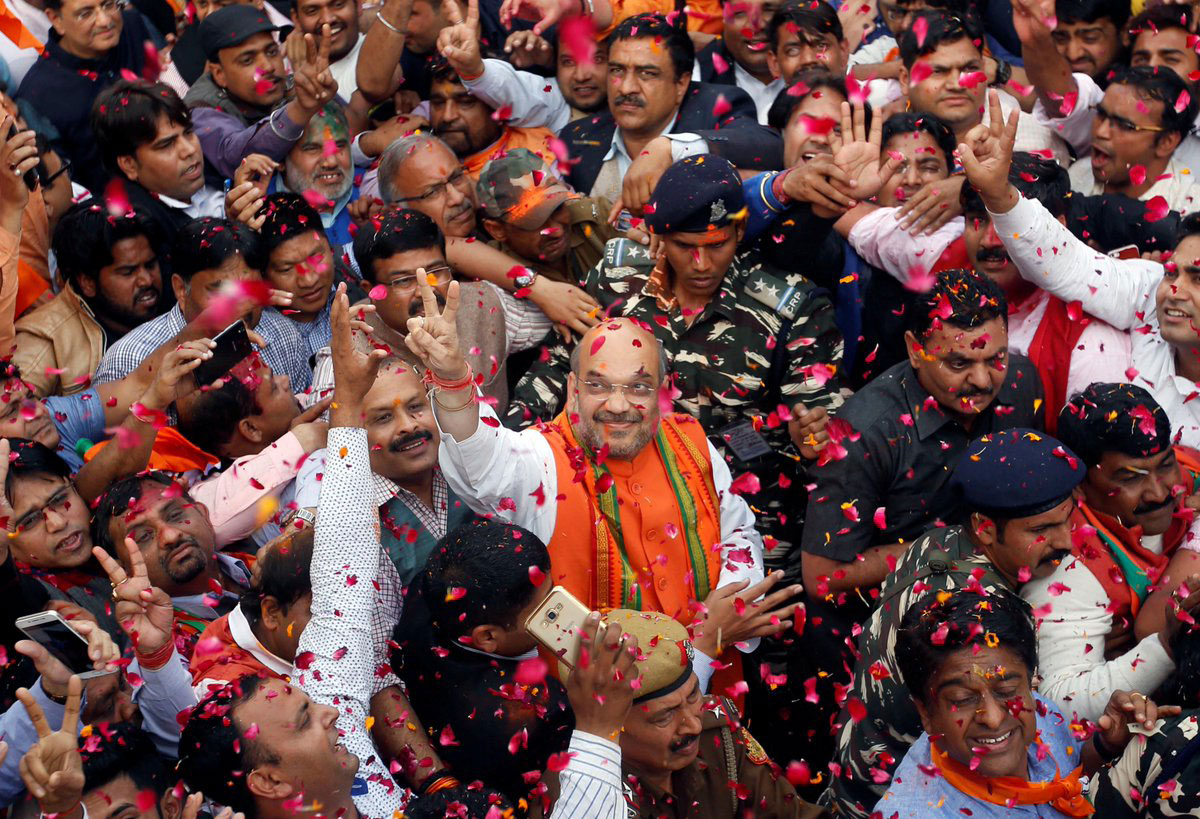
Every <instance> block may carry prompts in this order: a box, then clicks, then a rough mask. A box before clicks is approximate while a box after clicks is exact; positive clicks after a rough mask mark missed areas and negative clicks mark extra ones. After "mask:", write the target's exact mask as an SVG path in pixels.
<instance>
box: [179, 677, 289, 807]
mask: <svg viewBox="0 0 1200 819" xmlns="http://www.w3.org/2000/svg"><path fill="white" fill-rule="evenodd" d="M264 681H265V679H264V676H262V675H257V674H251V675H248V676H245V677H242V678H240V679H238V680H235V681H234V682H231V683H229V684H227V685H225V686H222V687H221V688H218V689H216V690H215V691H213V692H212V693H211V694H209V695H208V696H207V697H205V698H204V699H202V700H201V701H200V703H199V704H198V705H197V706H196V707H195V708H193V709H192V712H191V714H190V715H188V720H187V723H186V724H184V726H183V732H182V734H180V737H179V765H178V767H177V770H178V771H179V775H180V776H181V777H183V782H184V784H185V785H187V787H188V790H190V791H192V792H193V793H195V792H196V791H203V792H204V796H205V797H206V798H208V799H211V800H213V801H214V802H217V803H218V804H221V805H225V806H226V807H229V808H233V809H234V810H235V811H239V812H241V813H243V814H245V816H246V819H256V817H257V815H258V812H257V811H256V810H255V804H254V794H252V793H250V788H249V787H248V786H247V785H246V778H247V777H248V776H249V774H250V772H251V771H253V770H254V769H255V768H256V767H257V766H259V765H269V764H272V763H274V762H278V761H279V760H278V757H275V756H273V755H271V754H270V752H268V751H267V750H266V749H265V748H264V747H263V745H262V742H261V741H260V740H258V739H253V738H249V737H247V736H246V735H245V734H244V733H242V731H241V730H239V729H238V727H237V724H236V723H235V722H234V718H233V712H234V711H235V710H236V709H237V707H238V706H240V705H242V704H243V703H246V702H248V701H249V700H251V699H252V698H253V697H254V695H255V694H257V693H258V689H259V687H260V686H262V684H263V682H264Z"/></svg>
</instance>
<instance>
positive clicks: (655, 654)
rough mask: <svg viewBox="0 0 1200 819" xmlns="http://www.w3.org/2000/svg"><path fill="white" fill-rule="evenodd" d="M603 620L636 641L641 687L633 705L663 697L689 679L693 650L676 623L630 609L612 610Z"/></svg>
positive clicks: (694, 652) (646, 612)
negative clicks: (616, 626) (631, 636)
mask: <svg viewBox="0 0 1200 819" xmlns="http://www.w3.org/2000/svg"><path fill="white" fill-rule="evenodd" d="M604 619H605V620H607V621H608V622H609V623H615V624H617V625H619V626H620V627H621V629H622V631H624V632H625V633H626V634H632V635H633V636H634V637H636V638H637V641H638V658H637V661H636V663H635V665H637V670H638V673H639V674H641V677H642V687H641V688H640V689H638V691H639V693H638V696H637V699H635V700H634V702H635V703H641V702H645V701H646V700H652V699H654V698H655V697H664V696H666V695H667V694H670V693H671V692H672V691H675V690H676V689H678V688H679V687H681V686H682V685H683V684H684V683H686V682H687V681H688V680H689V679H691V677H692V660H693V659H694V658H695V656H696V650H695V649H694V648H692V641H691V638H689V637H688V633H687V629H686V628H684V627H683V626H682V625H681V624H680V623H679V621H677V620H674V619H672V618H670V617H668V616H667V615H665V614H662V613H661V612H657V611H632V610H630V609H614V610H612V611H610V612H609V613H608V614H607V615H606V616H605V618H604Z"/></svg>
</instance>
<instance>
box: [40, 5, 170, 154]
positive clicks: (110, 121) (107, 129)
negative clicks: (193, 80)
mask: <svg viewBox="0 0 1200 819" xmlns="http://www.w3.org/2000/svg"><path fill="white" fill-rule="evenodd" d="M46 5H47V7H48V8H53V6H51V5H50V4H49V3H47V4H46ZM163 115H166V117H167V121H168V122H171V123H173V124H175V125H182V126H183V127H184V128H185V129H191V127H192V114H191V112H190V111H189V110H188V107H187V105H185V104H184V102H183V100H181V99H180V98H179V95H178V94H177V93H175V90H174V89H172V88H171V87H170V86H168V85H164V84H163V83H161V82H148V81H146V80H126V79H121V80H117V81H116V82H115V83H113V84H112V85H110V86H108V88H106V89H104V90H103V91H101V92H100V95H99V96H98V97H96V101H95V102H94V103H93V104H92V133H93V134H94V135H95V138H96V147H98V148H99V149H100V157H101V158H102V159H103V161H104V164H105V166H106V167H107V168H108V169H109V170H110V171H111V172H112V173H114V174H116V175H117V176H121V175H122V174H121V169H120V168H119V167H117V158H118V157H122V156H131V155H132V154H133V153H134V152H136V151H137V149H138V148H140V147H142V146H143V145H148V144H149V143H151V142H153V141H154V138H155V137H156V136H157V135H158V120H159V118H160V117H162V116H163Z"/></svg>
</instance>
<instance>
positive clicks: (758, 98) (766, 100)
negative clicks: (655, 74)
mask: <svg viewBox="0 0 1200 819" xmlns="http://www.w3.org/2000/svg"><path fill="white" fill-rule="evenodd" d="M733 78H734V83H735V84H736V85H737V87H738V88H740V89H742V90H743V91H745V92H746V93H747V94H749V95H750V99H752V100H754V107H755V108H756V109H758V124H759V125H766V124H767V113H768V112H769V111H770V110H771V103H773V102H775V97H776V95H778V94H779V92H780V91H782V90H783V89H784V88H786V87H787V85H786V83H784V81H783V79H782V78H781V77H776V78H775V79H773V80H771V82H769V83H764V82H763V81H762V80H760V79H759V78H758V77H756V76H754V75H753V74H751V73H750V72H749V71H747V70H746V69H744V68H742V66H741V64H739V63H738V62H736V61H735V62H734V63H733ZM692 80H693V81H694V82H701V77H700V64H699V63H696V65H695V66H694V67H693V68H692Z"/></svg>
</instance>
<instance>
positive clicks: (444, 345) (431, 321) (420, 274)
mask: <svg viewBox="0 0 1200 819" xmlns="http://www.w3.org/2000/svg"><path fill="white" fill-rule="evenodd" d="M417 286H418V287H420V289H421V304H422V306H423V307H424V308H425V315H424V316H421V317H419V318H410V319H409V320H408V335H407V336H406V337H405V339H404V343H405V344H407V345H408V349H409V350H411V351H412V353H413V355H415V356H416V357H417V358H419V359H420V360H421V363H422V364H424V365H425V366H426V368H428V369H429V370H432V371H433V373H434V375H436V376H438V377H439V378H443V379H445V380H447V381H456V380H458V379H460V378H463V377H465V376H466V374H467V360H466V358H464V357H463V354H462V350H460V349H459V348H458V323H457V322H458V282H450V288H449V290H447V291H446V308H445V309H444V310H439V309H438V303H437V296H435V295H434V292H433V287H432V286H431V285H430V284H429V280H428V278H427V277H426V275H425V269H424V268H418V269H417Z"/></svg>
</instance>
